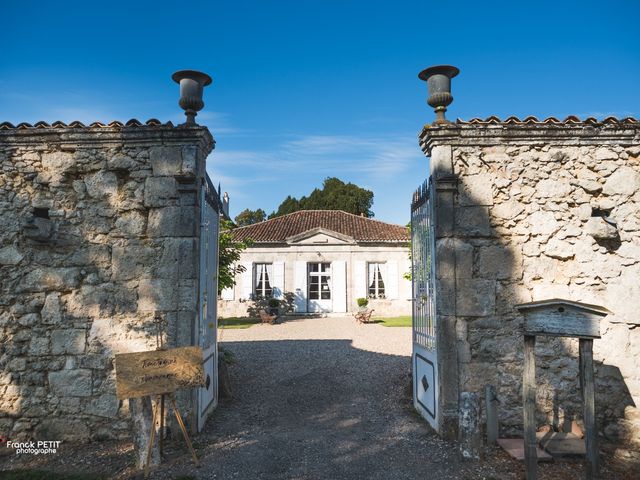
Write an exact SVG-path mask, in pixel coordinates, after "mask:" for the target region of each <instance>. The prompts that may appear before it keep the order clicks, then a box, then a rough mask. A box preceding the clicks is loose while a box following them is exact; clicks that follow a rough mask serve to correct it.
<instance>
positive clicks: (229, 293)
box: [220, 286, 235, 300]
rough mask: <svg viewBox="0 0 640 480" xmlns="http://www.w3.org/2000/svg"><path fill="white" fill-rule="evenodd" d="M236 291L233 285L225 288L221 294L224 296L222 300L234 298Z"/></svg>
mask: <svg viewBox="0 0 640 480" xmlns="http://www.w3.org/2000/svg"><path fill="white" fill-rule="evenodd" d="M234 293H235V291H234V288H233V286H231V287H229V288H224V289H223V290H222V292H221V293H220V296H221V297H222V300H233V297H234Z"/></svg>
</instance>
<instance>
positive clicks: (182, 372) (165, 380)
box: [116, 347, 204, 399]
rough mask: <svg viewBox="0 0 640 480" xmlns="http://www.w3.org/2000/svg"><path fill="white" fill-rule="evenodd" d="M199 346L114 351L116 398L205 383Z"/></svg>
mask: <svg viewBox="0 0 640 480" xmlns="http://www.w3.org/2000/svg"><path fill="white" fill-rule="evenodd" d="M202 363H203V356H202V349H201V348H200V347H181V348H172V349H170V350H154V351H150V352H139V353H120V354H117V355H116V393H117V395H118V398H120V399H124V398H136V397H144V396H145V395H157V394H162V393H170V392H175V391H176V390H181V389H184V388H192V387H199V386H202V385H204V368H203V366H202Z"/></svg>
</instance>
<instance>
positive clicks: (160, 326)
mask: <svg viewBox="0 0 640 480" xmlns="http://www.w3.org/2000/svg"><path fill="white" fill-rule="evenodd" d="M153 322H154V323H155V324H156V350H165V346H164V340H163V337H164V321H163V320H162V317H161V316H160V315H159V314H158V313H156V314H155V316H154V319H153ZM165 397H169V403H170V404H171V407H172V408H173V413H174V414H175V416H176V420H177V421H178V425H179V426H180V430H182V436H183V437H184V441H185V443H186V444H187V447H188V448H189V451H190V452H191V456H192V457H193V463H194V464H195V465H196V467H199V466H200V462H199V461H198V457H197V455H196V452H195V450H194V449H193V444H192V443H191V439H190V438H189V433H188V432H187V428H186V427H185V425H184V422H183V420H182V414H181V413H180V410H178V404H177V402H176V398H175V394H174V393H173V392H167V393H162V394H159V395H157V396H156V401H155V405H154V406H153V420H152V421H151V432H150V434H149V446H148V448H147V461H146V464H145V466H144V478H149V472H150V467H151V453H152V452H153V443H154V441H155V437H156V422H157V421H158V413H159V414H160V428H159V430H160V435H159V436H158V447H159V450H160V459H162V450H163V446H164V410H165V408H164V407H165Z"/></svg>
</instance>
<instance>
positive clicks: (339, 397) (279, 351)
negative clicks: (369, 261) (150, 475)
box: [154, 317, 577, 480]
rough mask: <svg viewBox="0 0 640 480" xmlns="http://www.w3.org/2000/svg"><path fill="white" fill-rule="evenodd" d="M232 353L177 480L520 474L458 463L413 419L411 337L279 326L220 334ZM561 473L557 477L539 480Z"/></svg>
mask: <svg viewBox="0 0 640 480" xmlns="http://www.w3.org/2000/svg"><path fill="white" fill-rule="evenodd" d="M221 345H222V346H223V347H224V348H226V349H228V350H230V351H231V352H233V353H234V355H235V358H236V363H235V364H234V365H233V366H232V367H231V370H230V371H231V378H232V384H233V390H234V398H233V400H231V401H229V402H226V403H222V404H221V405H220V407H219V408H218V410H217V412H216V413H215V414H214V415H213V418H212V419H211V420H210V422H209V423H208V425H207V427H206V429H205V432H204V434H203V435H201V436H200V437H199V438H198V445H199V453H200V456H201V457H203V466H202V467H201V468H199V469H196V468H193V466H192V465H190V464H189V463H188V458H185V460H184V461H180V463H179V464H177V465H174V466H172V467H170V468H168V469H165V470H164V471H163V473H162V474H157V477H156V476H154V477H156V478H167V479H168V478H172V476H174V475H176V474H178V473H180V474H183V475H193V476H194V477H196V478H203V479H204V478H216V479H225V480H226V479H269V480H278V479H300V480H302V479H304V480H311V479H314V480H315V479H318V480H320V479H331V480H339V479H349V480H360V479H365V478H366V479H369V480H375V479H380V480H382V479H384V480H395V479H425V478H429V479H501V480H502V479H518V478H522V472H523V469H522V467H521V465H520V464H519V463H517V462H515V461H512V460H511V459H509V458H508V457H507V456H506V454H504V453H503V452H500V451H496V450H492V451H491V452H488V453H489V459H488V460H489V461H486V462H483V463H480V464H478V463H476V464H468V463H460V462H459V461H458V455H457V447H456V445H454V444H450V443H447V442H445V441H443V440H441V439H440V438H439V437H437V436H436V435H435V434H433V433H432V432H431V431H430V430H429V429H428V427H427V426H426V423H425V422H424V421H423V420H422V419H420V418H419V417H418V416H417V414H415V413H414V412H413V409H412V405H411V388H410V383H409V382H410V368H411V364H410V355H411V329H409V328H388V327H384V326H381V325H376V324H369V325H358V324H356V322H355V321H354V319H353V318H352V317H349V318H312V319H303V320H289V321H287V322H285V323H283V324H280V325H273V326H271V325H257V326H254V327H251V328H249V329H246V330H224V331H222V338H221ZM568 467H570V470H571V472H572V473H570V474H569V475H568V476H565V475H564V474H563V473H565V472H564V470H565V469H564V468H562V469H561V470H562V471H560V470H555V471H554V472H553V473H551V472H549V473H550V474H549V475H545V472H544V471H543V472H541V474H542V475H541V478H554V479H559V478H576V477H574V475H575V474H577V471H576V470H575V469H574V468H571V465H568Z"/></svg>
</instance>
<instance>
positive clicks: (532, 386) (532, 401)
mask: <svg viewBox="0 0 640 480" xmlns="http://www.w3.org/2000/svg"><path fill="white" fill-rule="evenodd" d="M535 346H536V337H535V336H533V335H525V336H524V371H523V373H522V399H523V404H524V463H525V471H526V479H527V480H536V479H537V478H538V457H537V452H536V448H537V441H536V356H535Z"/></svg>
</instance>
